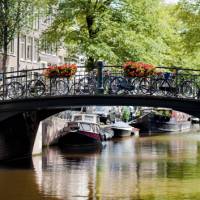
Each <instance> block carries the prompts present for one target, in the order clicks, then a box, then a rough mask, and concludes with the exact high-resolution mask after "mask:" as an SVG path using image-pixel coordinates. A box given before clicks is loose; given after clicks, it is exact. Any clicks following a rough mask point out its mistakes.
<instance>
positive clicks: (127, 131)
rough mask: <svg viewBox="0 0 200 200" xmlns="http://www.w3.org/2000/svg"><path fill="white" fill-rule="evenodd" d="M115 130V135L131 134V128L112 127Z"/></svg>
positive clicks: (127, 135)
mask: <svg viewBox="0 0 200 200" xmlns="http://www.w3.org/2000/svg"><path fill="white" fill-rule="evenodd" d="M112 129H113V131H114V137H129V136H131V130H128V129H127V130H126V129H118V128H112Z"/></svg>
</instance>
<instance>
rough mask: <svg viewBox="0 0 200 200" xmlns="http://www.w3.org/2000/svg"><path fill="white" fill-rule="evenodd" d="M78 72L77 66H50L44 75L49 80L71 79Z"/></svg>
mask: <svg viewBox="0 0 200 200" xmlns="http://www.w3.org/2000/svg"><path fill="white" fill-rule="evenodd" d="M76 72H77V66H76V65H75V64H64V65H61V66H50V67H48V68H47V69H45V71H44V75H45V76H46V77H48V78H57V77H60V78H64V77H66V78H70V77H71V76H73V75H75V74H76Z"/></svg>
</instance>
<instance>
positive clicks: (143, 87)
mask: <svg viewBox="0 0 200 200" xmlns="http://www.w3.org/2000/svg"><path fill="white" fill-rule="evenodd" d="M156 88H157V86H156V83H155V81H152V80H151V79H150V78H142V79H141V80H140V83H139V91H140V92H141V93H142V94H150V95H152V94H154V93H155V91H156Z"/></svg>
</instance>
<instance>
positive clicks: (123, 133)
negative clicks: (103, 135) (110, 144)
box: [111, 121, 133, 137]
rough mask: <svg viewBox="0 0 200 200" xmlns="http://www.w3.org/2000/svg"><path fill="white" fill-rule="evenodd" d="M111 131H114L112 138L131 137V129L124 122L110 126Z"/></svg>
mask: <svg viewBox="0 0 200 200" xmlns="http://www.w3.org/2000/svg"><path fill="white" fill-rule="evenodd" d="M111 127H112V129H113V131H114V137H127V136H131V133H132V131H133V127H131V126H129V125H128V124H127V123H125V122H121V121H120V122H115V123H114V124H112V126H111Z"/></svg>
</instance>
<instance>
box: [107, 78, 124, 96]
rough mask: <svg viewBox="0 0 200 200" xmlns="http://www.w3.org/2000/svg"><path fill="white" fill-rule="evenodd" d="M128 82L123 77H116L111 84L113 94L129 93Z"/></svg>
mask: <svg viewBox="0 0 200 200" xmlns="http://www.w3.org/2000/svg"><path fill="white" fill-rule="evenodd" d="M127 84H128V83H127V81H126V79H125V78H123V77H115V78H113V80H112V81H111V83H110V92H111V94H126V93H127V92H128V91H127Z"/></svg>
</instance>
